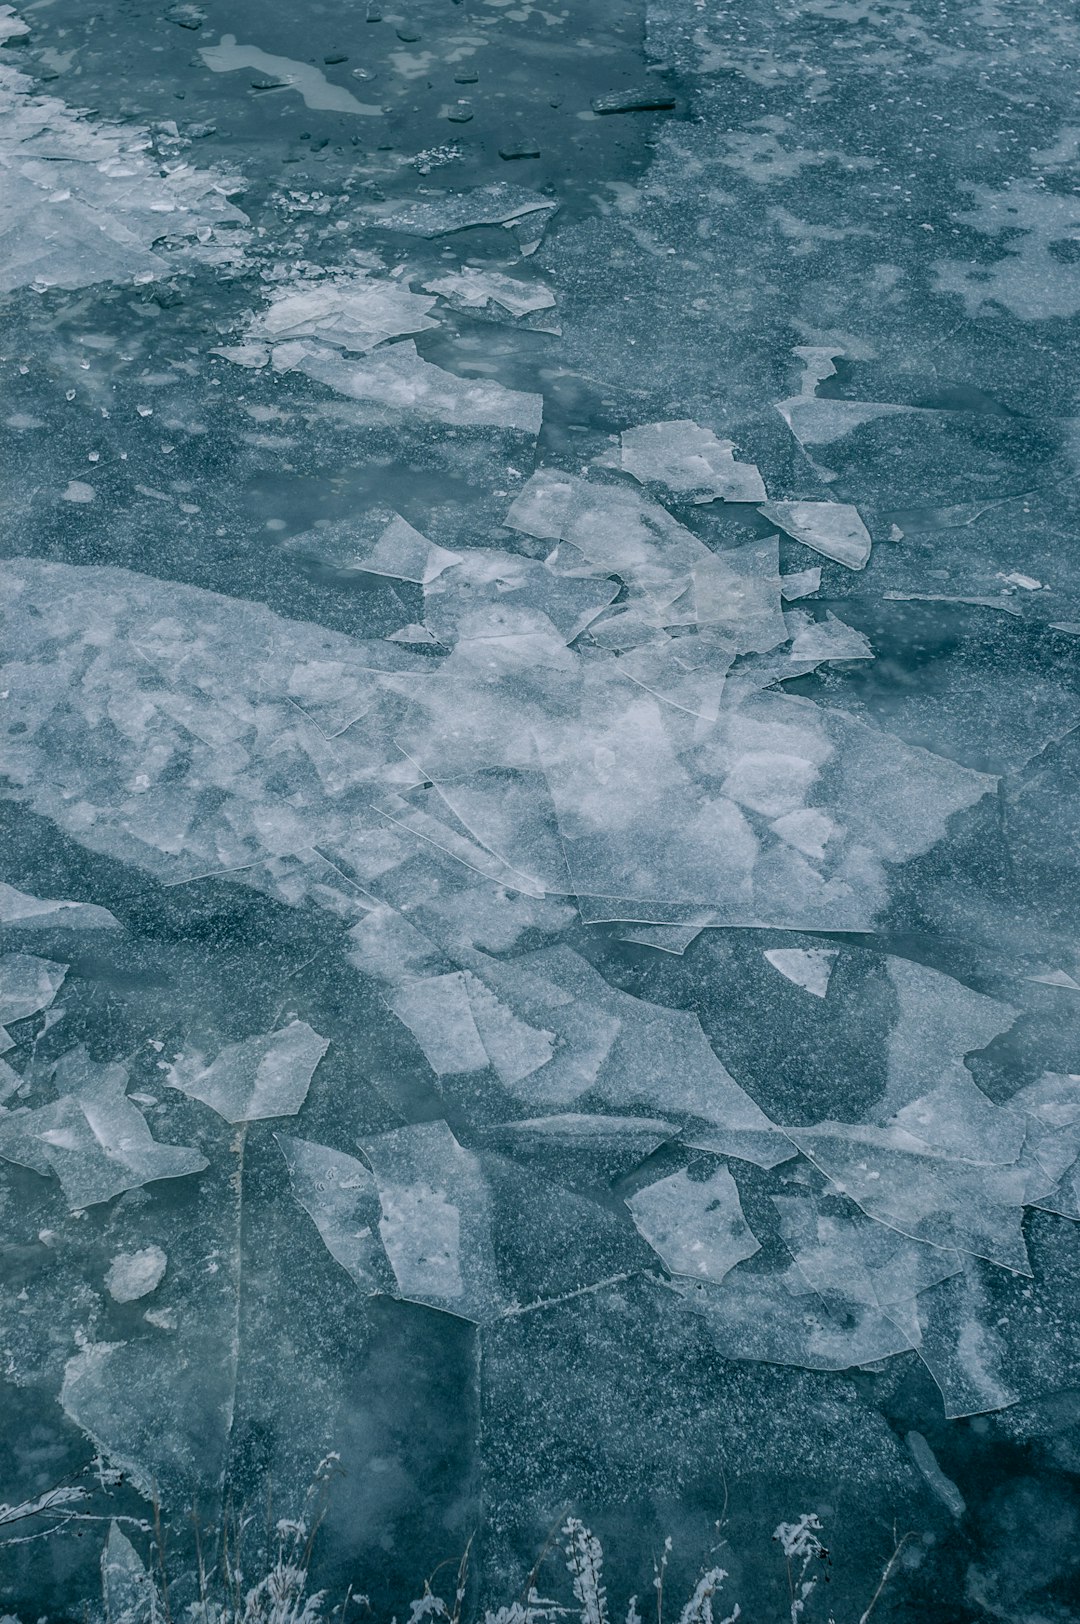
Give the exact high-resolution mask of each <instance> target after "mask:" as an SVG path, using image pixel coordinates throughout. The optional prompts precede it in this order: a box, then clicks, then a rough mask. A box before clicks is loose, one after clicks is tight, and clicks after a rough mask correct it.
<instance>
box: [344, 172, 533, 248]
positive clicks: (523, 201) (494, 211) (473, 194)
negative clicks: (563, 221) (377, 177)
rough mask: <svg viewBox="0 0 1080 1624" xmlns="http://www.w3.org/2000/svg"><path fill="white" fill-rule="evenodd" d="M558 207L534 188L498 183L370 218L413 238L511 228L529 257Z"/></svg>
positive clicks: (437, 195) (446, 194)
mask: <svg viewBox="0 0 1080 1624" xmlns="http://www.w3.org/2000/svg"><path fill="white" fill-rule="evenodd" d="M558 207H559V205H558V203H556V202H554V201H553V200H552V199H551V198H548V197H544V196H542V195H541V194H540V193H539V192H532V191H530V190H529V189H528V187H525V186H513V185H511V184H510V183H509V182H508V181H496V182H494V183H493V184H492V185H490V186H477V187H475V188H474V189H473V190H472V191H469V192H442V193H433V194H432V195H431V196H430V198H422V199H420V200H419V201H416V202H413V203H407V204H405V205H404V207H400V208H399V207H395V206H394V205H390V206H389V207H388V208H387V209H386V210H378V211H376V210H372V211H371V212H370V214H369V216H368V218H369V220H370V223H371V224H372V225H374V226H377V227H378V228H379V229H380V230H382V231H399V232H403V233H405V234H406V235H408V236H413V237H442V236H445V235H447V234H448V233H450V232H454V231H465V230H468V229H469V227H471V226H505V227H507V229H509V230H510V231H512V232H513V235H514V236H515V238H516V239H517V242H518V246H519V248H520V250H521V252H522V253H523V254H525V255H528V254H531V253H533V252H535V250H536V249H537V248H538V247H539V245H540V240H541V238H542V237H543V234H544V230H545V228H546V226H547V223H548V221H549V220H550V218H551V216H552V215H553V214H554V213H555V211H556V209H557V208H558Z"/></svg>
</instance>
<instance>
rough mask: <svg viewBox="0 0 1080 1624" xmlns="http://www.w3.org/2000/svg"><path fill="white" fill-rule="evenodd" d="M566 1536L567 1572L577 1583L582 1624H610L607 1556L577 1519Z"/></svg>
mask: <svg viewBox="0 0 1080 1624" xmlns="http://www.w3.org/2000/svg"><path fill="white" fill-rule="evenodd" d="M563 1535H564V1537H565V1539H566V1567H567V1571H568V1572H569V1573H570V1575H571V1577H572V1579H573V1581H574V1597H575V1600H576V1601H577V1602H578V1603H579V1604H580V1606H581V1624H607V1619H608V1611H607V1592H606V1591H605V1589H604V1552H603V1549H602V1548H601V1545H600V1541H599V1540H598V1539H597V1538H596V1536H595V1534H591V1533H590V1532H589V1530H588V1529H587V1528H586V1527H585V1524H584V1523H583V1522H579V1521H578V1519H577V1518H576V1517H569V1518H568V1519H567V1521H566V1526H565V1527H564V1528H563Z"/></svg>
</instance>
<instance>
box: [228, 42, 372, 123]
mask: <svg viewBox="0 0 1080 1624" xmlns="http://www.w3.org/2000/svg"><path fill="white" fill-rule="evenodd" d="M199 55H200V56H201V57H202V59H203V61H204V62H205V63H206V66H207V67H208V68H209V69H210V70H211V72H212V73H235V72H236V70H237V69H238V68H254V69H256V71H257V72H258V73H261V74H265V75H266V76H267V77H268V78H271V79H279V80H280V81H281V85H282V88H283V89H284V88H288V89H289V90H295V91H296V92H297V94H298V95H299V96H301V97H302V98H303V101H304V106H305V107H310V108H311V109H312V110H313V111H315V112H323V113H362V114H364V115H366V116H368V117H372V116H377V115H378V114H381V112H382V108H381V107H376V106H373V105H372V104H371V103H370V102H361V101H357V99H356V97H355V96H353V95H351V94H350V93H349V91H347V90H346V89H344V87H343V86H341V85H333V84H331V83H330V81H329V79H327V77H326V75H325V73H320V71H319V69H318V68H317V67H315V66H314V65H313V64H312V63H310V62H295V61H294V60H293V58H292V57H290V56H271V55H270V54H269V53H268V52H267V51H260V49H259V48H258V46H257V45H238V44H237V43H236V35H235V34H222V36H221V41H220V43H219V44H217V45H204V46H202V48H201V49H200V51H199Z"/></svg>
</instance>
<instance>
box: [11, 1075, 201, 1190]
mask: <svg viewBox="0 0 1080 1624" xmlns="http://www.w3.org/2000/svg"><path fill="white" fill-rule="evenodd" d="M127 1075H128V1074H127V1070H126V1068H125V1067H124V1066H120V1065H99V1064H97V1063H96V1062H95V1061H93V1060H91V1059H90V1056H89V1055H88V1053H87V1051H86V1049H85V1047H83V1046H80V1047H79V1048H76V1049H72V1050H70V1051H69V1052H68V1053H67V1054H66V1055H64V1056H63V1058H62V1059H60V1060H58V1061H57V1063H56V1065H55V1067H54V1068H53V1077H52V1081H53V1085H54V1087H55V1088H56V1090H57V1092H58V1094H59V1098H58V1099H57V1100H55V1101H54V1102H53V1103H52V1104H50V1105H41V1106H38V1107H36V1108H35V1109H34V1110H17V1111H0V1157H2V1158H4V1159H5V1160H6V1161H11V1162H16V1163H17V1164H18V1165H19V1166H21V1167H30V1168H33V1170H34V1171H35V1172H36V1173H43V1174H48V1173H55V1174H56V1176H57V1178H58V1179H59V1180H60V1184H61V1187H62V1188H63V1191H64V1195H65V1197H66V1198H67V1201H68V1203H69V1205H70V1206H71V1207H72V1208H73V1209H76V1210H78V1209H80V1208H82V1207H88V1206H93V1205H95V1204H96V1203H97V1202H100V1201H111V1200H112V1198H113V1196H115V1195H119V1194H120V1193H121V1192H122V1191H124V1190H136V1189H138V1188H139V1187H140V1186H141V1185H143V1184H149V1183H151V1182H152V1181H153V1180H154V1179H168V1178H180V1177H182V1176H183V1175H184V1174H186V1173H198V1172H201V1171H202V1169H203V1168H205V1167H206V1166H207V1161H206V1157H205V1156H203V1155H201V1154H200V1153H199V1152H198V1151H197V1150H193V1149H191V1148H190V1147H189V1146H186V1145H165V1144H159V1143H158V1142H157V1141H156V1140H155V1139H154V1138H153V1137H152V1135H151V1133H150V1129H149V1127H148V1126H147V1124H146V1120H145V1118H144V1117H143V1115H142V1112H141V1111H140V1110H139V1109H138V1108H137V1106H135V1105H134V1104H133V1103H132V1101H131V1100H129V1099H128V1097H127Z"/></svg>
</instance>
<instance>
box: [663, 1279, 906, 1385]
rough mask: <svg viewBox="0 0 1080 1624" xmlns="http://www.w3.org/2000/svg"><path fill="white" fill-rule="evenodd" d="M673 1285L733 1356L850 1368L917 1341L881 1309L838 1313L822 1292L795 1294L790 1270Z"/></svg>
mask: <svg viewBox="0 0 1080 1624" xmlns="http://www.w3.org/2000/svg"><path fill="white" fill-rule="evenodd" d="M671 1289H672V1290H673V1291H675V1292H677V1293H678V1294H679V1296H680V1297H681V1298H682V1300H683V1302H684V1303H685V1304H686V1306H687V1307H688V1308H691V1309H693V1310H694V1312H695V1313H698V1314H700V1315H701V1316H702V1318H703V1319H704V1321H705V1323H706V1325H707V1326H708V1329H709V1334H710V1337H711V1339H712V1340H713V1341H714V1342H715V1344H716V1348H717V1351H718V1352H719V1353H721V1354H722V1355H723V1357H724V1358H725V1359H747V1360H751V1361H753V1362H755V1363H756V1362H758V1361H765V1362H766V1363H769V1364H777V1365H798V1366H800V1367H801V1368H802V1369H804V1370H850V1369H852V1368H853V1367H854V1366H857V1365H867V1364H871V1363H873V1362H874V1361H875V1360H878V1359H887V1358H890V1357H891V1356H892V1355H894V1354H897V1353H907V1352H909V1351H910V1350H911V1349H912V1347H913V1346H914V1345H915V1341H916V1340H917V1332H916V1334H915V1336H914V1337H913V1335H912V1332H911V1330H910V1329H907V1328H904V1327H902V1326H900V1325H898V1324H897V1323H896V1321H895V1320H894V1319H893V1318H890V1316H889V1315H888V1314H886V1313H884V1312H883V1311H882V1310H881V1309H879V1308H877V1307H874V1306H870V1305H866V1304H861V1303H853V1304H851V1305H850V1306H846V1307H845V1308H844V1309H843V1311H842V1312H840V1313H831V1312H830V1311H829V1309H828V1308H827V1307H826V1305H825V1303H824V1302H823V1301H822V1300H821V1299H820V1298H819V1297H817V1296H816V1294H813V1293H808V1294H805V1295H803V1294H801V1293H799V1294H793V1293H792V1291H791V1290H790V1287H789V1284H788V1280H787V1277H786V1276H785V1275H782V1274H747V1273H743V1272H741V1271H736V1272H735V1273H734V1274H731V1275H729V1276H728V1278H727V1279H726V1280H725V1281H724V1283H723V1284H722V1285H715V1284H714V1283H712V1282H711V1281H691V1280H688V1279H686V1278H676V1279H675V1280H674V1281H673V1282H672V1288H671Z"/></svg>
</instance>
